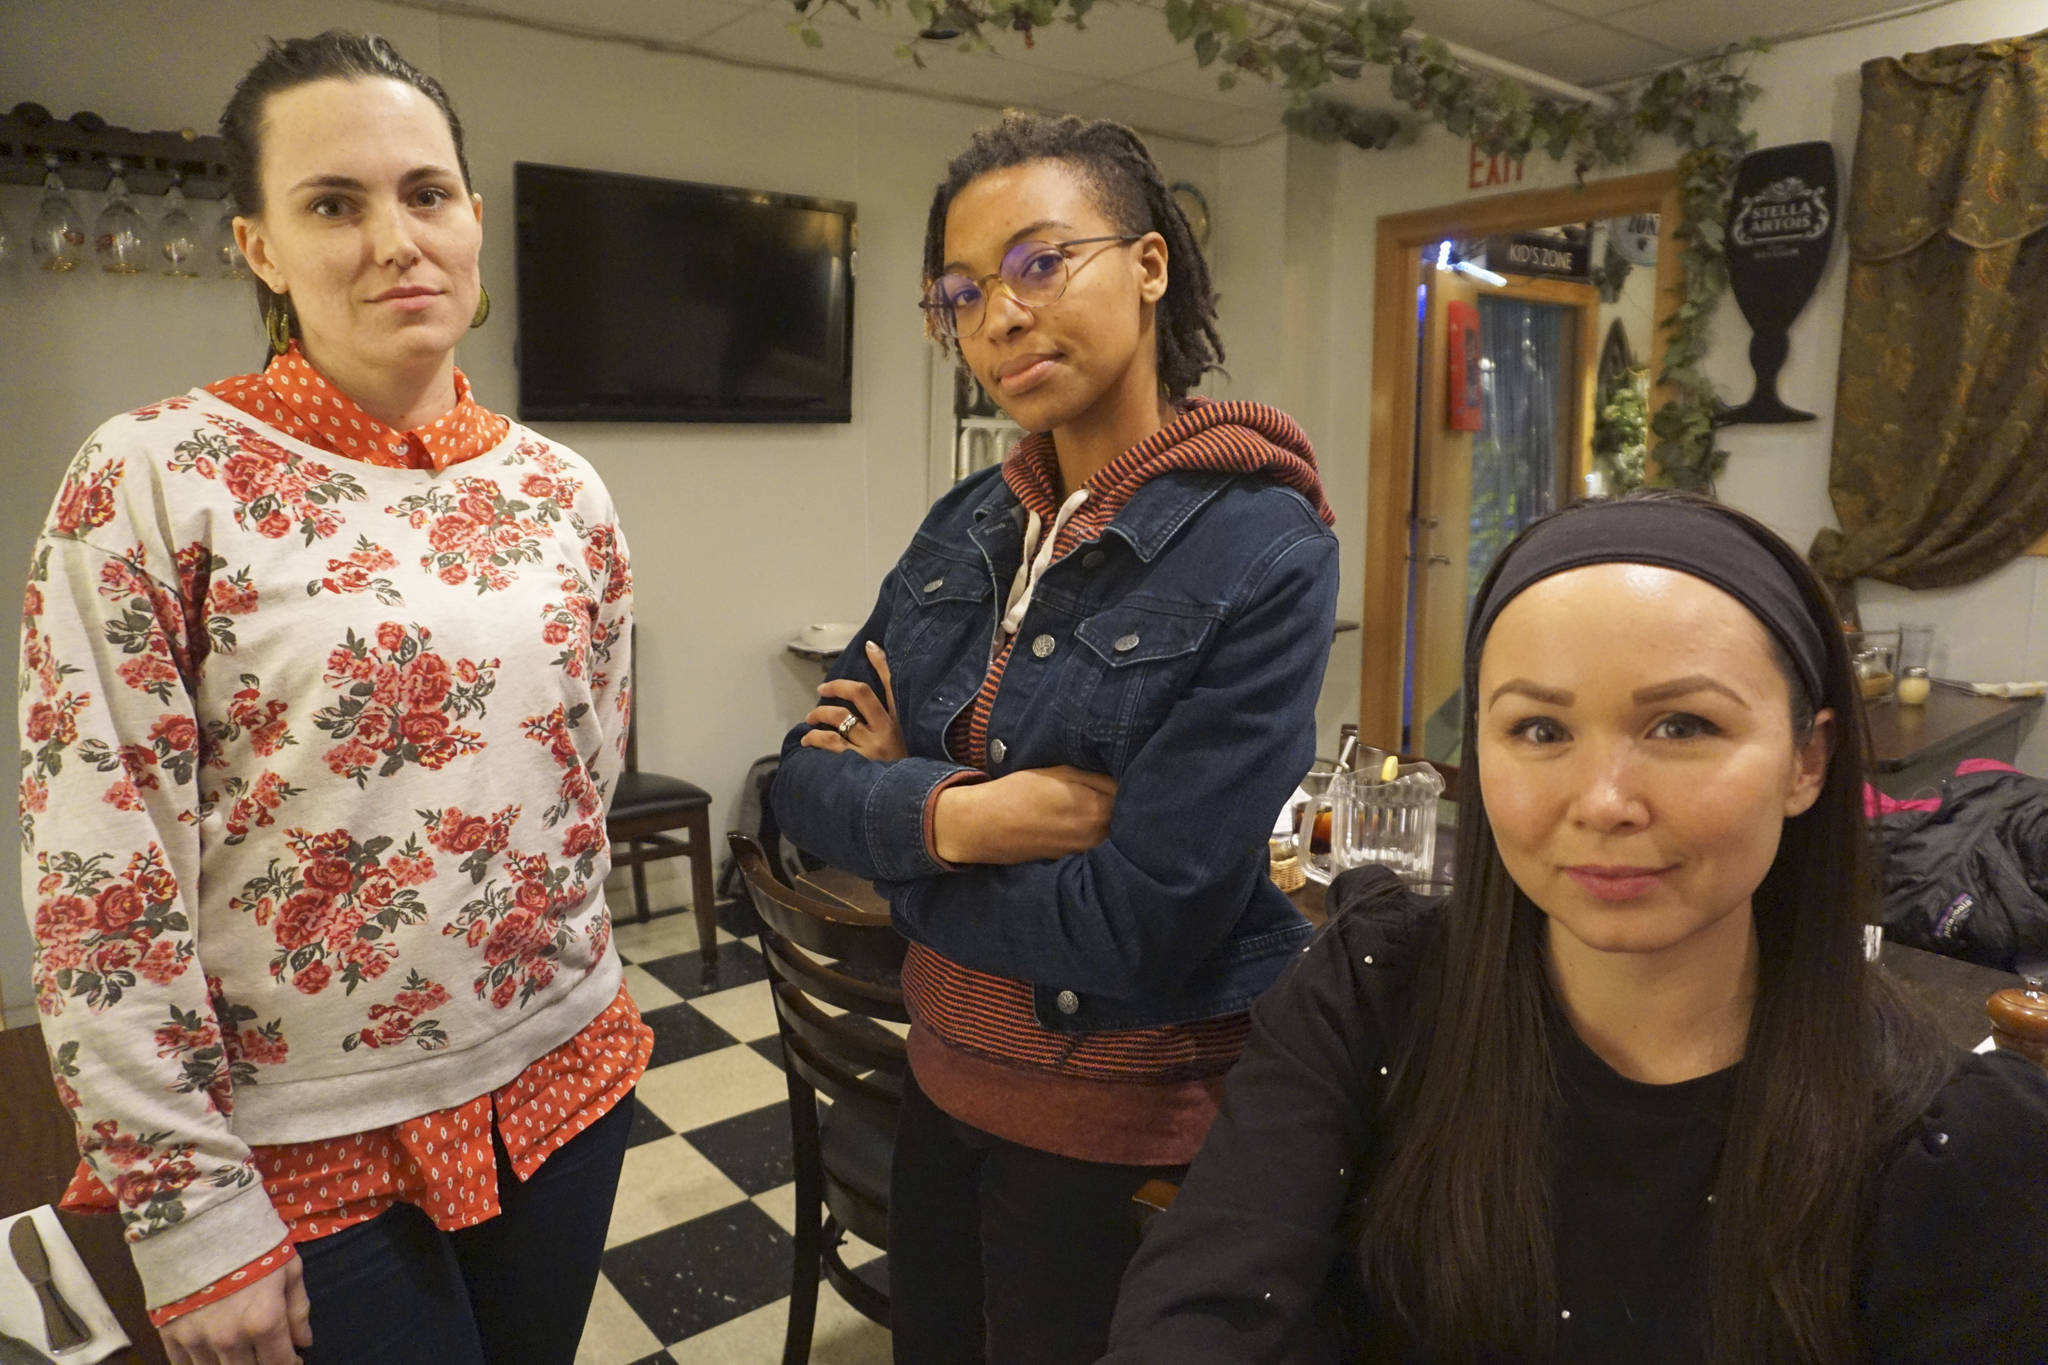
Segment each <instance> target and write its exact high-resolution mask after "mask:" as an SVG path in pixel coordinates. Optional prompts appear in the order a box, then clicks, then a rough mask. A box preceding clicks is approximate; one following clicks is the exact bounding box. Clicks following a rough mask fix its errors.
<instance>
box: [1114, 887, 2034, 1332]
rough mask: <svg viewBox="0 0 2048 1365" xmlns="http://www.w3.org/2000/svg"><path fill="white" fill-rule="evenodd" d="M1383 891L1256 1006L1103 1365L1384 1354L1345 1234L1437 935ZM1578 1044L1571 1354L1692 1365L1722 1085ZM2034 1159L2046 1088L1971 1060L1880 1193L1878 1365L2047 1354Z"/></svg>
mask: <svg viewBox="0 0 2048 1365" xmlns="http://www.w3.org/2000/svg"><path fill="white" fill-rule="evenodd" d="M1350 875H1354V876H1355V875H1357V874H1350ZM1350 889H1352V888H1350V887H1347V886H1345V885H1344V883H1342V882H1340V883H1339V886H1338V887H1337V888H1333V892H1340V891H1344V890H1350ZM1389 890H1390V894H1387V895H1384V896H1376V897H1368V898H1364V903H1363V904H1361V905H1360V906H1359V908H1358V909H1357V910H1355V911H1353V912H1352V913H1349V914H1340V915H1339V916H1338V917H1336V918H1334V919H1333V920H1332V922H1331V924H1330V926H1329V928H1328V929H1327V930H1325V931H1324V933H1323V934H1322V935H1321V936H1320V937H1319V938H1318V939H1317V940H1316V941H1315V943H1314V944H1312V945H1311V946H1310V948H1309V949H1308V950H1307V951H1306V952H1304V953H1303V954H1302V955H1301V956H1300V957H1299V958H1298V959H1297V960H1296V962H1295V964H1294V966H1293V967H1292V968H1291V969H1290V970H1289V971H1288V973H1287V974H1286V975H1285V976H1283V977H1282V978H1281V979H1280V982H1279V983H1278V984H1277V985H1276V986H1275V987H1274V988H1273V990H1272V991H1271V992H1270V993H1268V994H1267V995H1266V996H1265V997H1264V998H1263V999H1262V1000H1260V1001H1259V1002H1258V1004H1256V1005H1255V1006H1253V1008H1252V1033H1251V1040H1250V1043H1249V1044H1248V1045H1247V1047H1246V1049H1245V1053H1244V1057H1243V1059H1242V1060H1241V1061H1240V1062H1239V1063H1238V1065H1237V1067H1236V1069H1235V1070H1233V1071H1232V1072H1231V1073H1230V1078H1229V1081H1228V1082H1227V1087H1226V1092H1225V1098H1224V1103H1223V1111H1222V1113H1221V1115H1220V1116H1219V1117H1218V1118H1217V1120H1216V1124H1215V1127H1214V1128H1212V1129H1211V1130H1210V1133H1209V1138H1208V1141H1207V1143H1206V1144H1205V1145H1204V1146H1203V1148H1202V1152H1201V1155H1200V1156H1199V1157H1197V1158H1196V1160H1195V1163H1194V1166H1193V1168H1192V1169H1191V1170H1190V1171H1189V1173H1188V1176H1187V1179H1186V1181H1185V1183H1184V1184H1183V1185H1182V1187H1181V1191H1180V1195H1179V1197H1178V1199H1177V1200H1176V1201H1175V1202H1174V1204H1173V1206H1172V1207H1171V1208H1170V1209H1168V1210H1167V1211H1166V1212H1165V1213H1164V1214H1161V1215H1160V1216H1159V1217H1158V1218H1157V1219H1156V1220H1154V1222H1153V1224H1152V1226H1151V1228H1150V1229H1149V1230H1148V1232H1147V1235H1146V1237H1145V1240H1144V1244H1143V1245H1142V1247H1141V1248H1140V1249H1139V1252H1138V1255H1137V1258H1136V1259H1135V1260H1134V1261H1133V1262H1132V1264H1131V1267H1130V1270H1129V1273H1128V1274H1126V1275H1125V1277H1124V1282H1123V1292H1122V1296H1121V1298H1120V1300H1119V1302H1118V1305H1117V1313H1116V1321H1115V1325H1114V1327H1113V1328H1112V1331H1111V1338H1110V1353H1109V1355H1108V1357H1107V1358H1106V1360H1105V1362H1104V1365H1188V1363H1189V1362H1201V1365H1252V1362H1273V1363H1275V1365H1278V1363H1280V1362H1285V1363H1286V1365H1342V1363H1344V1362H1352V1361H1356V1360H1358V1359H1359V1357H1360V1353H1361V1349H1362V1347H1363V1346H1364V1345H1365V1344H1366V1342H1367V1341H1368V1340H1372V1341H1374V1342H1375V1343H1376V1344H1378V1345H1379V1346H1380V1347H1381V1350H1382V1352H1383V1353H1388V1352H1386V1347H1387V1346H1388V1345H1389V1344H1390V1338H1389V1337H1388V1336H1386V1335H1380V1334H1382V1333H1385V1332H1386V1331H1387V1328H1388V1324H1387V1323H1385V1322H1384V1321H1383V1320H1376V1317H1375V1313H1374V1305H1373V1302H1372V1297H1371V1295H1370V1293H1369V1292H1368V1290H1367V1287H1366V1286H1365V1284H1364V1283H1363V1281H1362V1280H1361V1278H1360V1277H1359V1274H1358V1271H1357V1268H1356V1264H1355V1262H1354V1260H1353V1258H1352V1256H1351V1254H1350V1247H1349V1243H1348V1237H1347V1233H1346V1230H1345V1223H1344V1216H1345V1213H1346V1210H1347V1209H1348V1208H1349V1207H1351V1206H1352V1205H1353V1204H1355V1202H1356V1199H1357V1197H1358V1196H1359V1194H1360V1193H1361V1192H1362V1191H1363V1189H1364V1188H1365V1187H1366V1186H1367V1184H1368V1183H1369V1181H1370V1180H1371V1178H1372V1176H1373V1174H1374V1172H1375V1169H1376V1168H1375V1160H1376V1156H1375V1149H1376V1148H1377V1146H1378V1138H1379V1133H1378V1122H1377V1119H1376V1103H1375V1098H1374V1097H1375V1095H1376V1094H1377V1092H1378V1090H1379V1088H1380V1087H1382V1086H1384V1085H1385V1084H1386V1081H1385V1079H1384V1076H1383V1072H1382V1070H1381V1068H1382V1067H1384V1066H1386V1065H1387V1064H1388V1062H1389V1061H1390V1060H1391V1058H1392V1054H1393V1051H1394V1046H1395V1042H1396V1039H1397V1037H1398V1033H1399V1030H1400V1029H1401V1028H1402V1027H1404V1026H1405V1021H1406V1003H1407V1000H1408V999H1409V996H1410V991H1411V985H1410V983H1411V981H1412V979H1413V975H1414V968H1415V965H1416V963H1417V961H1418V959H1419V957H1420V955H1421V953H1422V951H1423V949H1424V947H1425V946H1426V944H1427V942H1428V940H1429V936H1430V934H1431V933H1432V932H1433V929H1432V926H1431V921H1432V919H1433V918H1434V915H1433V907H1432V906H1431V904H1430V903H1428V902H1423V901H1420V900H1418V899H1416V898H1414V897H1410V896H1407V895H1405V894H1403V893H1400V892H1399V891H1398V890H1393V889H1389ZM1333 899H1334V897H1333ZM1558 1023H1559V1025H1560V1026H1561V1027H1562V1028H1563V1029H1564V1030H1565V1032H1566V1033H1567V1034H1569V1033H1570V1026H1569V1025H1568V1024H1564V1023H1563V1022H1562V1020H1559V1021H1558ZM1576 1039H1577V1036H1576V1034H1571V1035H1570V1037H1569V1038H1566V1037H1562V1036H1560V1039H1559V1050H1560V1053H1561V1054H1562V1055H1561V1059H1560V1060H1561V1063H1562V1073H1561V1079H1562V1080H1563V1082H1564V1087H1565V1089H1564V1094H1565V1099H1566V1106H1567V1107H1566V1114H1565V1118H1564V1122H1565V1125H1566V1131H1565V1132H1564V1133H1563V1134H1562V1136H1563V1137H1564V1138H1565V1139H1566V1142H1565V1146H1566V1147H1567V1149H1568V1154H1569V1150H1570V1149H1571V1148H1572V1147H1573V1144H1574V1143H1576V1144H1577V1145H1578V1147H1579V1148H1581V1149H1583V1152H1584V1153H1586V1154H1591V1153H1593V1152H1594V1151H1595V1150H1596V1149H1597V1150H1598V1151H1599V1152H1600V1153H1602V1154H1603V1155H1604V1164H1594V1163H1592V1162H1590V1161H1578V1162H1571V1161H1569V1160H1568V1162H1567V1165H1566V1166H1565V1168H1564V1169H1562V1170H1561V1171H1560V1173H1559V1176H1558V1179H1557V1185H1556V1187H1555V1188H1554V1190H1553V1193H1554V1194H1555V1195H1556V1196H1557V1202H1558V1203H1559V1204H1560V1205H1562V1204H1567V1203H1569V1204H1571V1205H1572V1210H1571V1211H1569V1212H1565V1213H1561V1214H1560V1217H1559V1221H1558V1222H1557V1224H1556V1225H1555V1227H1554V1229H1553V1235H1554V1236H1555V1237H1556V1239H1557V1242H1558V1252H1559V1266H1558V1270H1559V1277H1558V1278H1559V1286H1558V1288H1559V1294H1560V1302H1561V1303H1562V1304H1563V1305H1564V1306H1565V1307H1567V1308H1569V1309H1571V1310H1572V1311H1571V1313H1570V1317H1569V1319H1568V1320H1567V1321H1565V1322H1564V1323H1563V1324H1562V1325H1561V1330H1560V1333H1559V1335H1560V1342H1559V1348H1560V1349H1559V1355H1560V1357H1561V1358H1563V1359H1567V1360H1570V1361H1573V1362H1575V1365H1588V1363H1589V1362H1609V1361H1612V1362H1627V1365H1663V1363H1664V1362H1678V1361H1698V1360H1699V1359H1700V1358H1701V1351H1702V1347H1701V1343H1700V1340H1699V1334H1698V1332H1697V1331H1696V1330H1695V1329H1694V1328H1693V1326H1692V1324H1694V1323H1696V1322H1697V1321H1698V1320H1699V1315H1700V1313H1701V1311H1702V1300H1703V1295H1704V1279H1705V1272H1704V1263H1703V1259H1702V1256H1703V1252H1704V1239H1703V1237H1702V1236H1701V1233H1702V1231H1703V1226H1704V1220H1703V1218H1702V1217H1701V1214H1702V1212H1703V1210H1704V1206H1705V1198H1704V1195H1705V1192H1706V1190H1708V1189H1710V1188H1711V1169H1712V1163H1713V1159H1714V1157H1715V1156H1716V1154H1717V1153H1718V1147H1719V1132H1722V1131H1725V1114H1726V1108H1725V1105H1726V1099H1727V1093H1728V1089H1729V1085H1728V1082H1729V1081H1730V1080H1731V1079H1732V1075H1733V1073H1732V1070H1731V1071H1726V1072H1719V1073H1716V1074H1714V1075H1712V1076H1705V1077H1701V1078H1699V1079H1698V1080H1693V1081H1686V1082H1682V1083H1681V1084H1679V1085H1676V1086H1643V1085H1638V1084H1637V1083H1635V1082H1632V1081H1628V1080H1625V1079H1624V1078H1622V1077H1620V1076H1618V1075H1616V1074H1615V1073H1613V1072H1612V1071H1611V1070H1608V1069H1606V1068H1605V1064H1604V1063H1601V1062H1599V1061H1598V1059H1597V1057H1595V1056H1594V1054H1593V1053H1592V1051H1591V1049H1589V1048H1585V1047H1584V1045H1583V1044H1580V1043H1577V1041H1576ZM1575 1072H1576V1076H1575V1074H1574V1073H1575ZM1602 1072H1604V1074H1600V1073H1602ZM1575 1082H1576V1083H1575ZM1717 1124H1719V1125H1720V1126H1719V1128H1718V1129H1716V1128H1715V1125H1717ZM2044 1151H2048V1077H2044V1076H2043V1075H2042V1074H2041V1073H2039V1072H2038V1071H2036V1070H2034V1069H2033V1068H2032V1067H2030V1066H2028V1065H2027V1064H2026V1063H2024V1062H2022V1061H2021V1060H2020V1059H2019V1058H2017V1057H2015V1056H2013V1055H2011V1054H1997V1055H1992V1056H1981V1057H1980V1056H1967V1057H1964V1058H1963V1059H1962V1060H1960V1061H1959V1062H1958V1064H1957V1068H1956V1071H1955V1074H1954V1075H1953V1077H1952V1078H1951V1080H1950V1081H1949V1082H1948V1084H1947V1085H1946V1086H1945V1087H1943V1089H1942V1090H1941V1091H1940V1092H1939V1093H1938V1095H1937V1096H1936V1098H1935V1100H1934V1102H1933V1103H1932V1104H1931V1105H1930V1106H1929V1107H1928V1109H1927V1111H1926V1114H1925V1116H1924V1118H1923V1119H1922V1121H1921V1123H1920V1125H1919V1127H1918V1130H1917V1131H1915V1132H1914V1133H1913V1134H1912V1135H1911V1136H1909V1137H1908V1138H1907V1139H1906V1141H1905V1142H1904V1143H1903V1145H1902V1147H1901V1148H1900V1150H1899V1151H1898V1152H1897V1153H1896V1155H1895V1156H1894V1157H1893V1158H1892V1160H1891V1161H1890V1163H1889V1165H1888V1166H1887V1167H1886V1170H1885V1173H1884V1174H1883V1176H1882V1177H1881V1178H1880V1180H1879V1183H1878V1187H1877V1191H1876V1206H1875V1211H1874V1220H1873V1223H1872V1225H1871V1233H1870V1242H1869V1251H1868V1259H1867V1262H1866V1266H1865V1273H1864V1277H1863V1284H1862V1295H1861V1298H1862V1303H1861V1314H1860V1317H1861V1325H1862V1329H1863V1333H1864V1337H1865V1340H1866V1341H1867V1342H1868V1344H1869V1355H1868V1357H1867V1359H1868V1360H1869V1361H1870V1362H1872V1363H1873V1365H1892V1363H1893V1362H1896V1363H1897V1365H1906V1362H1915V1363H1916V1365H1917V1363H1918V1362H1935V1361H1940V1362H1943V1363H1944V1365H1993V1363H1994V1362H1996V1363H1998V1365H2020V1363H2021V1362H2026V1365H2040V1362H2042V1361H2048V1315H2044V1314H2043V1313H2042V1311H2041V1297H2040V1296H2041V1286H2042V1285H2044V1284H2048V1165H2044V1164H2043V1161H2042V1156H2041V1154H2042V1153H2043V1152H2044ZM1703 1177H1704V1179H1705V1181H1706V1183H1702V1180H1703ZM1391 1341H1392V1342H1398V1343H1400V1344H1399V1345H1397V1346H1395V1348H1394V1350H1393V1351H1392V1352H1390V1354H1394V1355H1397V1356H1398V1357H1399V1358H1400V1359H1402V1360H1404V1361H1413V1362H1417V1363H1418V1365H1419V1363H1420V1362H1424V1361H1428V1360H1430V1359H1431V1356H1430V1353H1429V1352H1428V1351H1427V1349H1426V1348H1423V1347H1420V1346H1417V1345H1415V1344H1413V1343H1408V1342H1405V1341H1403V1340H1402V1338H1401V1337H1400V1336H1398V1335H1396V1336H1393V1337H1391Z"/></svg>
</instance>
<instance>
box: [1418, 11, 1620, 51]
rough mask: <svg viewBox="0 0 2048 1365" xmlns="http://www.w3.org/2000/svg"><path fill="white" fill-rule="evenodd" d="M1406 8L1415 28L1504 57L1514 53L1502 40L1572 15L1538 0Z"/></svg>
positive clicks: (1541, 30) (1540, 29) (1506, 40)
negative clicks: (1505, 48)
mask: <svg viewBox="0 0 2048 1365" xmlns="http://www.w3.org/2000/svg"><path fill="white" fill-rule="evenodd" d="M1641 2H1642V0H1623V3H1626V4H1640V3H1641ZM1408 8H1409V9H1410V10H1411V11H1412V12H1413V13H1414V15H1415V27H1416V28H1418V29H1421V30H1422V31H1423V32H1424V33H1427V34H1430V35H1431V36H1433V37H1437V38H1445V39H1448V40H1449V41H1451V42H1454V43H1463V44H1465V45H1466V46H1467V47H1476V48H1478V49H1479V50H1480V51H1482V52H1491V53H1494V54H1496V55H1498V56H1504V57H1512V56H1513V54H1512V53H1510V52H1505V51H1503V50H1502V48H1501V46H1500V45H1501V44H1502V43H1507V42H1512V41H1514V40H1515V39H1517V38H1521V37H1524V36H1526V35H1528V34H1531V33H1541V32H1543V30H1545V29H1549V28H1556V27H1557V26H1558V25H1559V24H1562V23H1567V22H1569V21H1570V19H1571V17H1572V16H1571V15H1569V14H1561V13H1559V12H1558V11H1557V10H1555V9H1553V8H1551V7H1550V6H1549V5H1547V4H1543V3H1540V0H1479V2H1478V3H1475V2H1474V0H1411V3H1410V4H1409V6H1408Z"/></svg>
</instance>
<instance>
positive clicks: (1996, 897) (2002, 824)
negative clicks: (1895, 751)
mask: <svg viewBox="0 0 2048 1365" xmlns="http://www.w3.org/2000/svg"><path fill="white" fill-rule="evenodd" d="M1877 824H1878V830H1879V834H1880V837H1881V838H1882V840H1883V844H1884V854H1885V858H1884V932H1885V937H1887V938H1889V939H1892V940H1894V941H1896V942H1899V943H1905V944H1910V945H1911V946H1913V947H1915V948H1925V949H1926V950H1927V951H1929V952H1931V953H1945V954H1947V955H1948V956H1950V957H1960V958H1965V959H1967V960H1969V961H1971V962H1980V963H1982V964H1984V965H1985V966H1987V967H1998V968H2002V969H2003V970H2005V971H2009V972H2011V971H2018V970H2019V969H2020V967H2021V965H2022V964H2023V963H2033V962H2042V961H2044V960H2048V782H2044V781H2042V780H2041V779H2040V778H2038V777H2028V776H2027V775H2026V774H2025V773H2014V772H1981V773H1970V774H1968V775H1967V776H1963V777H1952V778H1949V779H1947V780H1946V781H1944V782H1943V783H1942V784H1941V805H1940V806H1939V807H1938V808H1937V809H1935V810H1931V811H1894V812H1892V813H1891V814H1889V815H1884V816H1880V817H1879V818H1878V822H1877Z"/></svg>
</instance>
